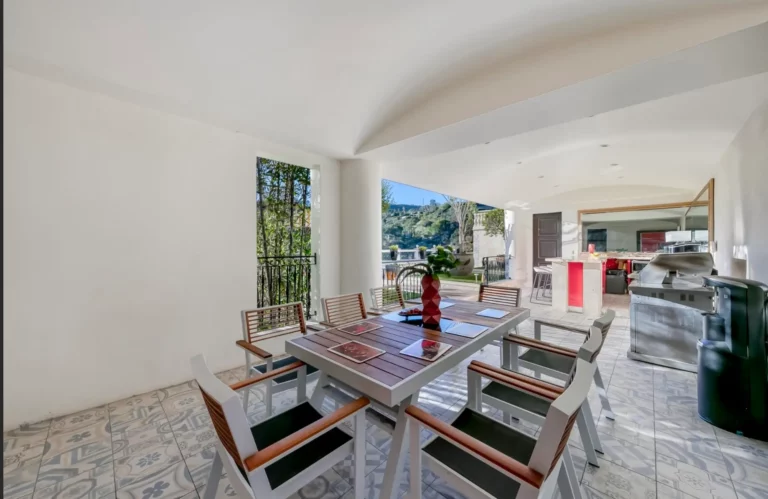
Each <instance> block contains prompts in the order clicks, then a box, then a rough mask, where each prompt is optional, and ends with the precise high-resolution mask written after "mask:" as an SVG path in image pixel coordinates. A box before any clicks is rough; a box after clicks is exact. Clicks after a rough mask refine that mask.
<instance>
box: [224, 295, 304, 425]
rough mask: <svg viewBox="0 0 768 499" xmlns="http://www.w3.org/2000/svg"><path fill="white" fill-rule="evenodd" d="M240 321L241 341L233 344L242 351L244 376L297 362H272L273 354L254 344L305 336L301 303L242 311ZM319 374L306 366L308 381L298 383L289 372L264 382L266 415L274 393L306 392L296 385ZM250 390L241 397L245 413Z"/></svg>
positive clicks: (290, 358) (293, 358)
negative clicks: (293, 336)
mask: <svg viewBox="0 0 768 499" xmlns="http://www.w3.org/2000/svg"><path fill="white" fill-rule="evenodd" d="M240 316H241V319H242V322H243V339H242V340H238V341H236V342H235V344H236V345H237V346H239V347H240V348H242V349H243V350H245V373H246V374H245V375H246V376H253V375H258V374H266V373H268V372H270V371H272V370H274V369H279V368H281V367H284V366H287V365H290V364H293V363H294V362H296V361H297V360H298V359H296V357H293V356H287V357H283V358H281V359H278V360H274V359H273V355H272V353H270V352H268V351H266V350H264V349H263V348H261V347H259V346H257V343H261V342H263V341H266V340H269V339H272V338H276V337H279V336H284V335H288V334H296V333H301V334H307V328H308V326H307V322H306V319H305V316H304V306H303V305H302V304H301V303H300V302H295V303H288V304H286V305H275V306H272V307H262V308H256V309H252V310H243V311H242V312H241V313H240ZM252 355H254V356H256V357H258V358H259V359H261V360H262V361H263V363H260V364H257V365H255V366H254V365H251V356H252ZM318 375H319V372H318V370H317V369H316V368H314V367H312V366H307V379H306V380H305V381H301V380H299V379H298V375H297V373H296V372H295V371H292V372H289V373H287V374H284V375H282V376H279V377H277V378H273V379H272V380H271V381H270V382H269V383H265V386H266V388H265V390H266V393H265V397H264V399H265V403H266V410H267V416H271V415H272V397H273V396H274V395H275V394H276V393H280V392H284V391H286V390H290V389H292V388H299V389H301V390H306V386H303V387H299V386H298V385H299V383H305V382H306V381H310V382H311V381H312V380H314V379H316V378H317V377H318ZM250 393H251V390H246V391H245V393H244V395H243V407H244V408H245V410H246V411H247V410H248V399H249V396H250Z"/></svg>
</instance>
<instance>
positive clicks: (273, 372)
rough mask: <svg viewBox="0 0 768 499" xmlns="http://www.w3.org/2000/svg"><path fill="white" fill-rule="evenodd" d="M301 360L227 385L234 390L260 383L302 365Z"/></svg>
mask: <svg viewBox="0 0 768 499" xmlns="http://www.w3.org/2000/svg"><path fill="white" fill-rule="evenodd" d="M304 365H306V364H304V363H303V362H302V361H300V360H297V361H296V362H293V363H291V364H288V365H287V366H283V367H280V368H277V369H272V370H271V371H268V372H265V373H264V374H259V375H258V376H254V377H252V378H248V379H244V380H243V381H238V382H237V383H232V384H231V385H229V387H230V388H231V389H233V390H235V391H237V390H242V389H243V388H245V387H247V386H251V385H254V384H256V383H262V382H264V381H267V380H269V379H272V378H274V377H276V376H282V375H283V374H285V373H289V372H291V371H293V370H295V369H298V368H300V367H301V366H304Z"/></svg>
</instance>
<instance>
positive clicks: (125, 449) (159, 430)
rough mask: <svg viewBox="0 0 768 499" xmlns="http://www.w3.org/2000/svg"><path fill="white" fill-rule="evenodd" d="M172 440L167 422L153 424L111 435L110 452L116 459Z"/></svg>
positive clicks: (171, 433)
mask: <svg viewBox="0 0 768 499" xmlns="http://www.w3.org/2000/svg"><path fill="white" fill-rule="evenodd" d="M172 440H174V435H173V431H172V430H171V426H170V425H169V424H168V423H162V424H155V425H152V426H146V427H143V428H139V429H137V430H133V431H124V432H120V433H118V434H116V435H112V452H113V453H114V454H115V458H116V459H117V458H121V457H126V456H130V455H131V454H136V453H138V452H144V451H145V450H147V449H151V448H153V447H158V446H160V445H162V444H163V443H164V442H167V441H172Z"/></svg>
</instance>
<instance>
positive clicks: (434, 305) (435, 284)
mask: <svg viewBox="0 0 768 499" xmlns="http://www.w3.org/2000/svg"><path fill="white" fill-rule="evenodd" d="M441 317H442V313H441V312H440V279H438V278H437V276H433V275H425V276H424V277H422V278H421V320H422V322H423V324H424V326H425V327H437V326H439V325H440V319H441Z"/></svg>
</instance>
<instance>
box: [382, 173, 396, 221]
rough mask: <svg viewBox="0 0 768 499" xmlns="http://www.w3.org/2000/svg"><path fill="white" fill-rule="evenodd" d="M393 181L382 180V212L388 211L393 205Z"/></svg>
mask: <svg viewBox="0 0 768 499" xmlns="http://www.w3.org/2000/svg"><path fill="white" fill-rule="evenodd" d="M392 201H394V199H393V194H392V183H391V182H390V181H389V180H382V181H381V212H382V213H386V212H387V211H389V207H390V206H391V205H392Z"/></svg>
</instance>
